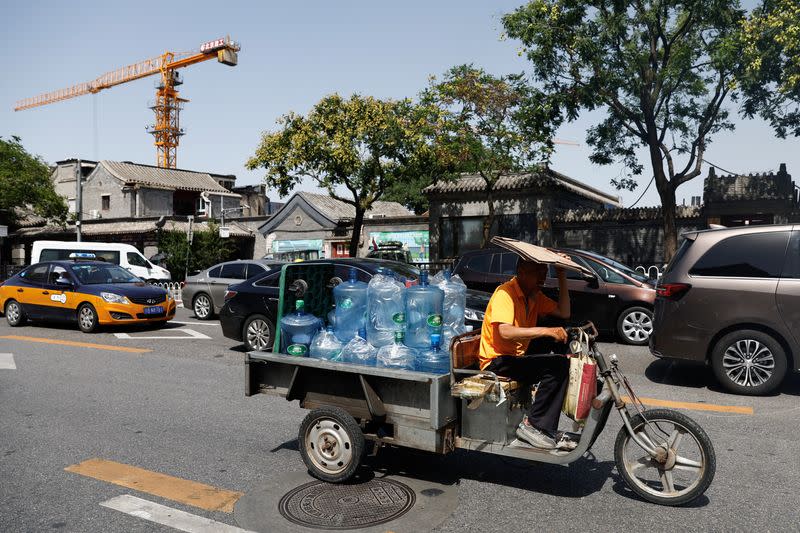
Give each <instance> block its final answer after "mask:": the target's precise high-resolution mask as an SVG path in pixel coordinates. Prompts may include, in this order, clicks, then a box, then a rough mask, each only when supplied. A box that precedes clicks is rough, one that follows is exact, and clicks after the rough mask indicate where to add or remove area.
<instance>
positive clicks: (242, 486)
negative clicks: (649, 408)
mask: <svg viewBox="0 0 800 533" xmlns="http://www.w3.org/2000/svg"><path fill="white" fill-rule="evenodd" d="M176 320H177V321H178V322H185V323H181V324H178V323H174V324H170V326H169V327H168V328H165V329H162V330H156V331H148V330H143V329H124V330H114V331H104V332H101V333H98V334H93V335H86V334H82V333H80V332H79V331H77V329H73V328H70V327H52V326H35V325H29V326H25V327H22V328H10V327H8V326H7V324H6V323H5V320H3V321H2V324H0V531H9V532H11V531H14V532H19V531H50V530H56V531H76V532H77V531H80V532H83V531H103V532H138V531H171V530H172V529H171V528H169V527H167V526H163V525H159V524H157V523H154V522H153V521H152V520H151V519H148V516H150V515H148V514H147V513H145V512H144V511H139V512H134V513H133V514H129V513H126V512H120V511H119V510H113V509H111V508H109V507H108V505H110V504H109V503H108V502H109V501H110V500H112V499H114V498H118V497H121V496H125V495H132V496H134V497H136V498H142V499H144V500H147V501H149V502H154V503H157V504H160V505H162V506H166V507H167V508H169V509H171V510H172V511H171V512H172V514H173V515H178V514H180V513H179V512H178V511H182V512H184V513H188V514H189V516H190V517H195V518H197V519H202V520H206V522H205V524H206V525H205V527H207V529H196V528H195V529H193V530H196V531H201V530H205V531H221V530H223V528H224V526H225V525H228V526H237V525H239V524H237V522H236V520H235V517H234V514H233V513H231V512H230V508H225V505H223V504H219V501H223V500H225V498H228V500H225V501H230V499H233V500H234V501H235V499H236V498H238V497H240V496H241V495H242V494H245V495H246V494H248V493H249V492H251V491H256V490H258V489H259V488H260V487H262V486H263V485H264V484H265V483H267V482H269V481H270V480H275V479H280V478H281V476H287V475H293V474H294V473H302V472H304V471H305V468H304V466H303V464H302V461H301V459H300V456H299V453H298V451H297V446H296V436H297V431H298V425H299V423H300V421H301V420H302V417H303V416H304V413H305V411H303V410H302V409H300V408H299V407H298V406H297V403H296V402H292V403H289V402H286V401H285V400H283V399H280V398H273V397H266V396H256V397H252V398H245V397H244V394H243V357H244V354H243V351H242V347H241V346H237V345H236V343H234V342H233V341H229V340H228V339H225V338H224V337H222V335H221V331H220V328H219V325H218V323H217V322H215V321H211V322H199V321H197V320H195V319H194V318H193V316H192V315H191V313H190V312H189V311H186V310H183V309H180V310H179V313H178V318H177V319H176ZM9 337H14V338H9ZM54 342H55V343H54ZM65 342H66V343H72V344H65ZM85 343H91V344H94V345H95V346H88V345H85ZM602 348H603V349H604V351H606V352H616V353H617V354H618V355H619V356H620V360H621V365H622V367H623V369H625V370H626V373H627V374H628V376H629V378H630V380H631V382H632V384H633V386H634V387H635V389H636V391H637V393H638V394H639V395H640V396H642V397H646V398H652V399H660V400H668V401H676V402H686V403H687V404H698V405H696V406H695V408H693V409H688V410H684V412H686V413H687V414H689V415H690V416H692V417H693V418H694V419H695V420H697V421H698V422H699V423H700V424H701V425H702V427H703V428H704V429H705V430H706V431H707V433H708V434H709V435H710V437H711V439H712V441H713V443H714V446H715V449H716V454H717V474H716V478H715V480H714V483H713V484H712V485H711V487H710V488H709V490H708V491H707V492H706V494H705V496H704V497H703V498H701V499H700V500H698V501H697V502H695V503H694V504H693V505H692V506H689V507H681V508H667V507H659V506H656V505H652V504H649V503H646V502H644V501H641V500H640V499H638V498H637V497H636V496H634V495H633V494H632V493H631V492H630V490H628V489H627V487H626V486H625V484H624V481H623V480H622V479H621V477H620V476H619V474H618V473H617V471H616V468H615V466H614V459H613V443H614V438H615V437H616V434H617V431H618V430H619V428H620V425H621V422H620V421H619V419H618V418H617V417H616V415H614V414H612V417H613V418H612V419H611V420H610V421H609V423H608V426H607V428H606V430H605V432H604V433H603V434H602V435H601V436H600V437H599V439H598V440H597V442H596V443H595V445H594V447H593V449H592V450H591V452H590V453H589V454H587V455H586V456H585V457H584V458H583V459H581V460H580V461H578V462H576V463H573V464H572V465H570V466H567V467H561V466H548V465H542V464H537V463H528V462H524V461H521V460H515V459H503V458H499V457H496V456H491V455H487V454H482V453H477V452H463V451H457V452H454V453H453V454H450V455H449V456H437V455H433V454H426V453H420V452H415V451H404V450H382V451H381V452H380V454H379V455H378V457H376V458H374V459H370V461H369V466H371V467H372V468H374V469H375V470H377V471H380V472H388V473H390V474H401V475H403V476H406V477H408V478H412V479H427V480H431V481H435V482H437V483H441V484H443V485H448V486H452V487H454V488H455V490H456V491H457V501H456V504H455V509H454V510H453V512H452V513H451V514H450V515H449V517H448V518H446V519H445V520H444V522H442V523H441V524H440V525H439V526H438V527H437V528H436V531H442V532H459V533H462V532H465V531H468V532H471V531H476V532H487V531H531V530H554V531H586V530H596V531H610V530H632V529H636V530H649V531H675V530H684V529H693V530H703V531H705V530H714V531H719V530H726V531H752V530H759V531H795V530H796V529H797V523H798V509H800V491H798V488H797V486H798V485H797V479H798V477H800V460H798V458H797V445H796V442H797V437H796V429H795V428H796V425H797V419H798V414H800V405H798V398H797V397H798V395H800V376H798V375H793V376H792V377H791V378H790V379H789V381H788V382H787V383H786V385H785V386H784V387H783V388H782V390H781V391H780V393H779V394H777V395H774V396H770V397H763V398H751V397H743V396H734V395H729V394H726V393H724V392H722V391H720V390H719V389H718V388H717V387H716V386H714V385H713V381H712V378H711V375H710V372H708V371H707V369H705V368H704V367H702V366H691V365H674V364H669V363H665V362H663V361H658V360H656V359H654V358H652V357H651V356H650V355H649V353H648V352H647V350H646V349H644V348H633V347H626V346H620V345H616V344H603V345H602ZM3 354H6V355H3ZM7 354H11V355H7ZM703 406H705V407H706V409H710V410H698V409H699V408H701V407H703ZM731 406H733V407H737V408H745V409H744V410H745V411H747V408H750V409H752V414H742V413H740V412H730V411H731V410H732V409H731ZM739 410H740V411H741V410H742V409H739ZM120 463H121V464H122V465H128V466H127V467H124V466H120V465H119V464H120ZM76 465H77V466H76ZM109 465H110V466H109ZM131 467H134V468H133V469H131ZM104 468H105V469H106V470H103V469H104ZM109 468H111V469H112V470H113V468H122V469H123V470H124V469H125V468H129V469H131V470H124V471H123V473H120V472H116V474H114V473H111V474H109V473H108V469H109ZM133 470H135V472H137V473H138V474H137V475H139V476H140V477H138V478H137V477H136V476H133V475H132V474H131V473H130V472H131V471H133ZM102 472H105V473H102ZM98 478H100V479H98ZM112 478H113V479H112ZM175 478H178V481H175ZM109 479H111V480H109ZM186 483H194V484H203V485H202V486H201V485H192V486H191V487H193V489H192V490H194V491H195V492H194V493H192V494H194V495H193V496H191V497H189V498H188V500H187V498H181V497H180V496H179V493H181V491H182V490H184V488H185V487H184V485H185V484H186ZM126 484H127V486H126ZM198 487H200V488H199V489H198ZM289 488H291V487H287V490H288V489H289ZM190 492H191V491H190ZM198 492H199V493H202V497H200V496H197V493H198ZM192 498H195V499H192ZM215 498H216V499H215ZM220 498H221V500H220ZM112 501H113V500H112ZM209 501H210V502H211V503H208V502H209ZM187 502H188V503H187ZM214 502H216V503H214ZM101 504H102V505H101ZM214 509H221V510H214ZM151 518H152V517H151ZM191 519H192V520H193V519H194V518H191ZM187 520H189V519H187ZM212 521H213V522H212ZM276 524H277V521H276ZM273 526H274V527H273ZM264 528H265V530H270V531H280V528H278V527H277V526H276V525H274V524H273V525H270V524H265V525H264Z"/></svg>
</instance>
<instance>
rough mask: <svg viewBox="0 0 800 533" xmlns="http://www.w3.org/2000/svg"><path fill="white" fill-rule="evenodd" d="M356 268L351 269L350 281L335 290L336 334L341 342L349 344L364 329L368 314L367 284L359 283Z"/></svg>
mask: <svg viewBox="0 0 800 533" xmlns="http://www.w3.org/2000/svg"><path fill="white" fill-rule="evenodd" d="M357 276H358V274H357V271H356V269H355V268H351V269H350V279H349V280H347V281H344V282H342V283H340V284H338V285H337V286H336V287H334V288H333V299H334V301H335V302H336V310H335V311H336V312H335V317H336V320H335V323H336V325H335V327H334V332H335V333H336V336H337V337H339V340H340V341H342V342H348V341H349V340H350V339H352V338H353V337H355V336H356V334H357V333H358V330H359V329H361V328H363V327H364V315H365V314H366V312H367V284H366V283H364V282H363V281H358V277H357Z"/></svg>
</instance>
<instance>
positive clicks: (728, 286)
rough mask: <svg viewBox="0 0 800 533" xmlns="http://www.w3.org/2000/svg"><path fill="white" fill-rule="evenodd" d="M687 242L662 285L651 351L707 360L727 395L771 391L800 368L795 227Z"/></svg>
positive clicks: (693, 237) (695, 236)
mask: <svg viewBox="0 0 800 533" xmlns="http://www.w3.org/2000/svg"><path fill="white" fill-rule="evenodd" d="M684 237H685V239H684V241H683V242H682V244H681V246H680V247H679V248H678V251H677V253H676V254H675V257H674V258H673V259H672V261H671V262H670V264H669V265H667V268H666V270H665V271H664V276H663V277H662V278H661V281H660V282H659V286H658V296H657V298H656V307H655V332H654V333H653V335H652V336H651V337H650V351H651V352H652V353H653V355H655V356H656V357H667V358H674V359H690V360H695V361H705V362H707V363H710V364H711V367H712V368H713V370H714V375H715V376H716V378H717V380H719V382H720V383H721V384H722V386H723V387H725V388H726V389H727V390H729V391H731V392H735V393H739V394H752V395H755V394H766V393H769V392H771V391H773V390H775V389H776V388H777V387H778V386H779V385H780V384H781V382H782V381H783V378H784V377H785V376H786V373H787V369H792V370H795V371H797V369H798V365H800V329H798V328H800V226H797V225H796V226H772V225H770V226H744V227H738V228H725V229H713V230H704V231H696V232H691V233H687V234H684Z"/></svg>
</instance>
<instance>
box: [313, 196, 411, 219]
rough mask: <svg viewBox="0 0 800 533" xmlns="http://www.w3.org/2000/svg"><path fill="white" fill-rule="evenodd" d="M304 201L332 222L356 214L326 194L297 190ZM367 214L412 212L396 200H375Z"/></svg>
mask: <svg viewBox="0 0 800 533" xmlns="http://www.w3.org/2000/svg"><path fill="white" fill-rule="evenodd" d="M297 194H298V195H299V196H300V197H302V198H303V199H304V200H305V201H306V202H308V203H309V204H311V205H312V206H314V207H315V208H316V209H317V210H318V211H319V212H320V213H321V214H322V215H323V216H324V217H325V218H328V219H330V220H333V221H334V222H335V221H337V220H339V219H341V218H353V217H355V216H356V208H355V207H353V206H352V205H350V204H347V203H345V202H342V201H340V200H337V199H336V198H331V197H330V196H328V195H327V194H315V193H311V192H303V191H301V192H298V193H297ZM366 214H367V216H369V215H371V214H381V215H383V216H385V217H407V216H413V215H414V213H413V212H412V211H409V210H408V209H406V208H405V207H403V205H402V204H399V203H397V202H382V201H380V200H379V201H377V202H375V203H374V204H372V209H370V210H369V211H367V213H366Z"/></svg>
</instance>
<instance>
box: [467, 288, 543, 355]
mask: <svg viewBox="0 0 800 533" xmlns="http://www.w3.org/2000/svg"><path fill="white" fill-rule="evenodd" d="M526 301H527V306H526ZM556 309H558V304H557V303H556V302H554V301H553V300H551V299H550V298H548V297H547V296H545V295H544V294H542V293H541V292H537V293H536V297H535V298H534V299H530V298H526V296H525V295H524V294H522V289H521V288H520V286H519V283H518V282H517V278H516V277H514V278H512V279H511V281H507V282H505V283H503V284H502V285H500V286H499V287H497V289H496V290H495V291H494V294H493V295H492V298H491V299H490V300H489V305H487V306H486V313H485V314H484V316H483V326H482V329H481V350H480V353H479V356H478V357H479V361H480V366H481V370H483V369H484V368H486V367H487V366H488V365H489V363H490V362H491V361H492V359H494V358H495V357H497V356H498V355H517V356H519V355H524V354H525V350H527V349H528V344H530V342H531V341H530V339H525V340H519V341H512V340H506V339H503V338H502V337H501V336H500V332H499V331H498V327H499V325H500V324H511V325H512V326H518V327H523V328H530V327H534V326H536V320H537V319H538V317H540V316H544V315H549V314H550V313H552V312H553V311H555V310H556Z"/></svg>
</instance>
